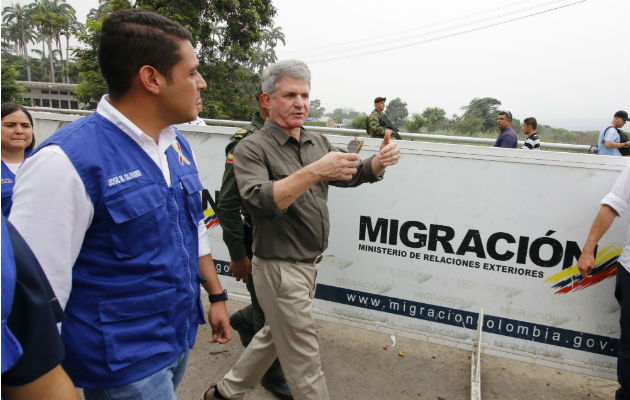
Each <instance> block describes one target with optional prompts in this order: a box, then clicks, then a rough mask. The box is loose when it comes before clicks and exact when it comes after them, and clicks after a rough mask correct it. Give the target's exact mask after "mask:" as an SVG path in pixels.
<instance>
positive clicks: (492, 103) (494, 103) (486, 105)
mask: <svg viewBox="0 0 630 400" xmlns="http://www.w3.org/2000/svg"><path fill="white" fill-rule="evenodd" d="M500 105H501V102H500V101H499V100H497V99H495V98H492V97H484V98H478V97H475V98H474V99H472V100H471V101H470V104H468V105H467V106H464V107H462V110H466V111H465V112H464V116H463V119H467V118H473V117H474V118H480V119H481V120H482V121H483V126H482V130H485V131H488V130H491V129H493V128H495V127H496V126H497V115H498V114H499V110H498V108H499V106H500Z"/></svg>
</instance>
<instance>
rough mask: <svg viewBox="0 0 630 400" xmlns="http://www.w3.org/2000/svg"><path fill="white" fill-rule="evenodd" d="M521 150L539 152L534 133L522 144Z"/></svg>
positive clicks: (536, 137)
mask: <svg viewBox="0 0 630 400" xmlns="http://www.w3.org/2000/svg"><path fill="white" fill-rule="evenodd" d="M522 148H523V150H540V140H538V134H536V133H534V134H533V135H531V136H530V137H528V138H527V139H525V143H523V147H522Z"/></svg>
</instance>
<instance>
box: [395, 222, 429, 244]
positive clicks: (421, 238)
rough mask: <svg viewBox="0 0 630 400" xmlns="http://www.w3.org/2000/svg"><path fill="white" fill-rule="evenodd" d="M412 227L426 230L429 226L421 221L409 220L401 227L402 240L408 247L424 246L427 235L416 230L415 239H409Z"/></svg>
mask: <svg viewBox="0 0 630 400" xmlns="http://www.w3.org/2000/svg"><path fill="white" fill-rule="evenodd" d="M411 228H416V229H418V230H419V231H425V230H426V229H427V227H426V226H425V225H424V224H423V223H422V222H420V221H407V222H405V223H403V224H402V226H401V227H400V241H401V242H402V244H404V245H405V246H407V247H411V248H412V249H419V248H421V247H424V246H425V245H426V242H427V235H424V234H422V233H420V232H414V233H413V238H414V239H415V240H410V239H409V230H410V229H411Z"/></svg>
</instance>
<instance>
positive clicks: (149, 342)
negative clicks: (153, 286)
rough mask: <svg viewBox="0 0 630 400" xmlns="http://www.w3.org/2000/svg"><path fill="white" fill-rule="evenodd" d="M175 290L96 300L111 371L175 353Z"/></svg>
mask: <svg viewBox="0 0 630 400" xmlns="http://www.w3.org/2000/svg"><path fill="white" fill-rule="evenodd" d="M175 298H176V290H175V288H169V289H165V290H161V291H157V292H156V291H153V292H149V293H142V294H138V295H133V296H126V297H120V298H115V299H104V300H101V301H99V305H98V309H99V319H100V322H101V324H102V327H103V337H104V340H105V349H106V359H107V365H108V366H109V368H110V369H111V370H112V371H117V370H119V369H122V368H125V367H127V366H129V365H132V364H134V363H136V362H139V361H142V360H146V359H148V358H149V357H151V356H154V355H156V354H160V353H170V352H172V351H174V350H175V346H174V343H173V342H174V341H175V340H176V335H175V326H174V325H175V321H173V317H174V307H175V303H176V302H175Z"/></svg>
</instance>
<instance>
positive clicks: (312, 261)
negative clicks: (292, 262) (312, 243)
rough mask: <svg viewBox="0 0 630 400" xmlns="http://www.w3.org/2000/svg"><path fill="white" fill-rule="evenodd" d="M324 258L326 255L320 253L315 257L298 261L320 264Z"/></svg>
mask: <svg viewBox="0 0 630 400" xmlns="http://www.w3.org/2000/svg"><path fill="white" fill-rule="evenodd" d="M322 258H324V256H322V255H319V256H317V257H315V258H307V259H306V260H298V261H297V262H301V263H304V264H313V265H314V264H319V263H320V262H321V261H322Z"/></svg>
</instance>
